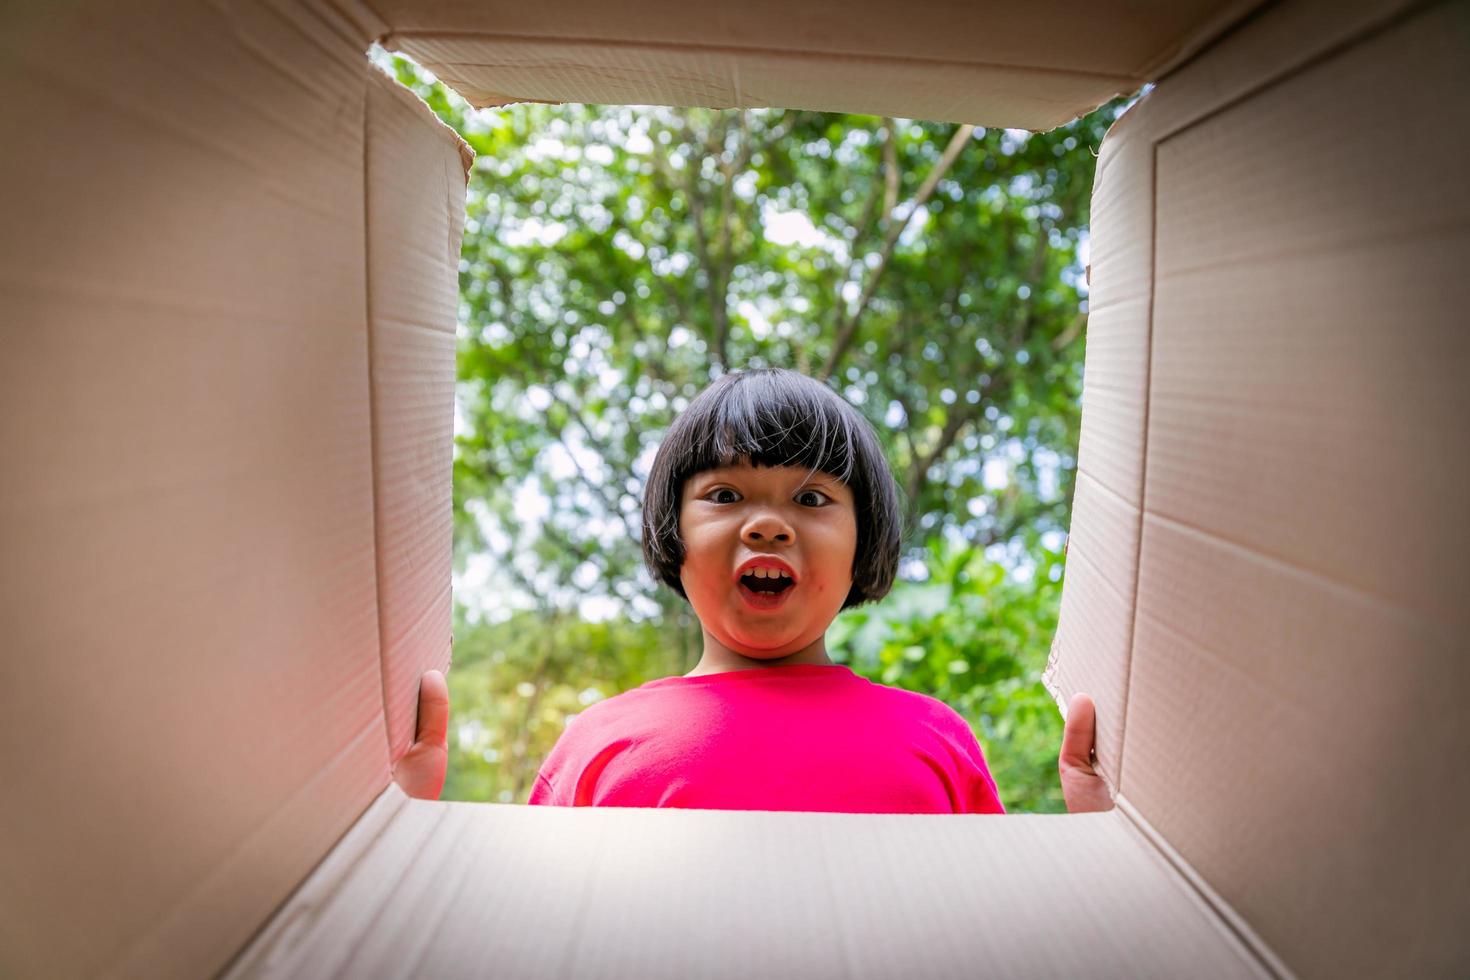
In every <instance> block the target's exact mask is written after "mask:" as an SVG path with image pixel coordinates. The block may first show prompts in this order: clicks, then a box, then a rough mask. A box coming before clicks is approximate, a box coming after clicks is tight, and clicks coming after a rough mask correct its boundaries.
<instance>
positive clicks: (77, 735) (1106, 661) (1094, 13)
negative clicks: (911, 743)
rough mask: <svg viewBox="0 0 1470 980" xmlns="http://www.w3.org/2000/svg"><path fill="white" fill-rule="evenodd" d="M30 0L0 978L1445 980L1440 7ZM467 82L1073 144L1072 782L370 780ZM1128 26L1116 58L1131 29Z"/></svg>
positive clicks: (397, 683) (1447, 470)
mask: <svg viewBox="0 0 1470 980" xmlns="http://www.w3.org/2000/svg"><path fill="white" fill-rule="evenodd" d="M1024 6H1025V9H1024V10H1016V9H1011V7H1010V6H1009V5H999V4H996V5H974V4H970V5H948V4H937V3H936V4H932V5H923V4H921V5H917V6H916V5H913V4H910V5H906V6H905V7H903V8H902V9H901V10H899V11H897V12H895V11H894V10H892V9H890V8H889V7H887V6H884V5H877V4H872V5H858V6H857V7H854V6H853V5H851V4H843V5H838V4H835V3H830V2H818V3H812V4H808V5H803V6H801V7H799V8H793V7H792V6H791V5H789V4H787V5H782V6H780V7H777V6H776V5H772V4H766V3H764V2H761V3H756V4H754V5H751V4H744V5H740V6H738V7H737V6H736V5H734V4H727V3H717V4H687V3H684V4H674V3H668V2H655V0H644V2H642V3H640V4H638V5H637V6H636V8H627V7H620V8H617V9H616V10H613V9H611V8H606V7H605V6H598V5H592V4H586V3H567V4H559V5H556V6H555V7H550V6H548V5H542V6H541V7H535V6H532V7H515V8H513V7H505V8H504V9H498V10H487V9H485V7H484V5H482V4H478V3H476V4H471V3H468V2H464V3H451V2H439V3H418V4H413V3H408V2H385V0H375V2H374V3H373V4H372V6H371V7H368V6H367V5H364V4H357V3H353V2H351V0H342V2H339V3H332V4H319V3H297V2H294V0H278V2H274V3H270V4H256V3H220V4H213V5H199V6H197V7H195V6H189V5H178V4H171V3H164V2H154V3H152V4H130V5H128V7H127V9H126V10H122V9H120V8H118V7H117V6H116V5H104V4H91V5H87V4H48V5H39V4H37V5H32V6H30V7H28V8H25V9H22V10H19V11H13V12H10V13H8V14H7V18H8V19H9V21H10V23H9V24H8V25H7V29H6V31H4V32H0V77H3V79H4V82H5V86H6V92H7V96H8V97H7V99H6V100H5V101H4V102H3V103H0V131H3V132H5V133H6V134H7V139H6V143H5V148H4V150H3V151H0V187H3V188H4V190H3V193H4V205H5V207H4V214H5V215H6V220H5V221H4V222H0V270H3V276H0V281H3V283H4V290H5V301H6V302H5V304H4V309H5V315H4V321H3V323H4V326H3V333H0V338H3V351H4V354H3V357H0V459H3V460H4V464H3V469H0V530H3V542H4V547H3V559H0V621H3V622H4V624H5V625H6V627H7V643H6V647H5V656H4V657H3V658H0V669H3V671H4V673H3V674H0V682H3V684H4V689H5V692H6V694H5V710H4V711H3V712H0V732H3V733H4V742H3V744H4V747H5V752H4V753H3V755H0V786H3V787H4V796H3V799H0V975H4V976H16V977H33V976H34V977H52V976H98V975H102V976H147V977H159V976H178V977H197V976H204V975H209V974H213V973H218V972H221V971H224V972H226V973H228V974H229V975H231V976H238V977H246V976H251V977H253V976H302V977H317V976H322V975H328V974H340V975H350V976H361V975H368V976H400V975H404V974H418V975H425V976H454V975H469V974H476V975H478V974H485V973H493V974H495V975H503V976H542V975H546V976H557V975H579V976H580V975H607V976H612V975H617V976H639V977H645V976H670V977H674V976H687V975H691V974H700V975H709V976H731V977H734V976H748V975H752V974H758V973H759V974H767V975H778V976H781V975H800V976H871V977H887V976H894V975H934V976H941V975H942V976H954V975H973V974H975V973H981V972H995V973H1000V974H1003V975H1025V976H1067V977H1071V976H1084V975H1085V976H1119V977H1125V976H1126V977H1136V976H1160V977H1165V976H1167V977H1173V976H1236V975H1244V976H1250V975H1263V974H1264V975H1277V976H1290V975H1293V974H1300V975H1302V976H1336V975H1457V974H1458V975H1464V974H1466V973H1467V972H1470V941H1467V940H1466V939H1465V938H1464V931H1463V928H1462V927H1461V925H1460V919H1462V918H1463V917H1464V913H1465V910H1466V909H1467V908H1470V875H1467V873H1466V871H1465V869H1466V868H1470V832H1467V826H1470V821H1467V820H1466V819H1465V817H1464V813H1465V812H1466V808H1467V805H1470V780H1467V777H1466V776H1465V775H1464V774H1463V772H1462V769H1463V767H1462V766H1460V765H1459V764H1458V760H1460V759H1463V758H1465V757H1466V755H1467V754H1470V724H1467V722H1466V721H1465V720H1464V718H1463V715H1462V710H1461V702H1462V701H1463V692H1466V691H1467V690H1470V684H1467V681H1470V658H1467V656H1466V655H1465V653H1466V651H1465V645H1466V642H1465V639H1464V637H1465V635H1466V628H1467V626H1470V622H1467V620H1470V608H1467V604H1466V601H1465V597H1466V596H1467V595H1470V559H1467V557H1466V556H1467V554H1470V551H1467V548H1466V545H1467V544H1470V541H1467V537H1470V536H1467V534H1466V525H1465V519H1464V517H1463V511H1464V507H1463V497H1464V487H1465V485H1466V478H1467V477H1470V472H1467V471H1470V462H1467V456H1466V453H1465V451H1464V447H1465V446H1466V441H1467V435H1470V387H1467V386H1466V385H1465V384H1464V383H1463V380H1462V378H1461V377H1460V375H1461V373H1462V372H1463V370H1464V366H1465V365H1466V364H1467V363H1470V357H1467V355H1470V340H1467V338H1466V333H1465V331H1464V330H1463V329H1462V326H1461V323H1462V320H1463V315H1462V314H1461V313H1460V311H1459V308H1458V307H1459V303H1458V299H1457V297H1455V296H1454V293H1453V291H1452V284H1454V283H1455V282H1457V275H1458V274H1460V273H1461V271H1462V269H1463V267H1464V265H1465V261H1466V259H1467V258H1470V189H1467V188H1470V185H1467V183H1466V182H1465V181H1464V180H1463V179H1462V177H1461V176H1460V174H1461V172H1462V169H1463V165H1462V160H1463V156H1464V153H1465V150H1466V140H1467V137H1466V135H1465V133H1466V130H1465V127H1464V126H1463V124H1462V123H1460V121H1459V118H1458V116H1459V113H1458V111H1457V110H1458V105H1459V102H1460V100H1462V99H1463V98H1464V97H1465V96H1466V95H1467V94H1470V61H1467V59H1466V58H1465V57H1464V54H1465V51H1466V50H1470V44H1467V42H1470V4H1467V3H1465V2H1462V0H1455V2H1441V3H1406V2H1392V0H1376V2H1375V0H1355V2H1351V3H1346V4H1344V3H1333V4H1329V3H1326V2H1316V0H1287V2H1282V3H1275V4H1270V5H1267V6H1265V7H1263V8H1261V9H1253V8H1255V6H1256V5H1255V4H1253V3H1245V4H1233V3H1206V2H1197V3H1186V4H1160V5H1158V6H1157V7H1156V8H1155V9H1153V10H1151V11H1150V12H1149V14H1148V15H1147V16H1143V15H1140V14H1138V13H1136V12H1135V11H1134V10H1133V8H1131V7H1128V6H1126V5H1121V4H1109V3H1100V4H1081V3H1059V2H1052V3H1041V4H1028V5H1024ZM373 38H384V39H385V40H386V42H387V43H389V44H390V45H396V46H397V47H399V48H400V49H402V50H404V51H406V52H408V53H410V54H412V55H413V56H414V57H416V58H418V59H419V60H421V61H423V62H424V63H425V64H426V65H427V66H428V67H430V68H431V69H432V70H434V71H435V72H436V73H438V74H439V75H440V77H442V78H444V79H446V80H447V81H450V82H451V83H452V84H455V85H456V86H458V87H460V88H461V90H462V91H464V92H465V93H466V94H468V95H470V96H471V97H472V98H475V99H478V100H479V101H482V102H495V101H505V100H510V99H521V98H535V99H549V100H555V99H576V100H584V101H630V102H656V101H662V102H669V103H673V104H706V105H758V104H777V105H791V106H794V107H799V108H817V109H848V110H867V111H876V112H893V113H896V114H901V115H905V116H910V117H928V118H939V119H955V120H962V121H970V122H977V123H982V124H986V125H1019V126H1025V127H1032V128H1044V127H1047V126H1050V125H1053V124H1055V123H1058V122H1061V121H1064V120H1065V119H1068V118H1071V117H1072V116H1074V115H1076V114H1077V113H1079V112H1081V111H1084V110H1085V109H1087V108H1090V107H1091V106H1092V105H1096V104H1098V103H1101V102H1102V101H1104V100H1106V99H1107V98H1108V97H1110V96H1111V95H1113V94H1115V93H1116V92H1119V91H1123V90H1127V89H1130V88H1132V87H1134V86H1135V85H1136V83H1138V82H1139V81H1141V80H1143V79H1149V78H1156V77H1160V75H1162V76H1163V77H1161V79H1160V81H1159V84H1158V86H1157V88H1156V89H1155V91H1153V92H1152V93H1151V94H1150V95H1149V96H1148V97H1147V98H1145V99H1144V100H1143V101H1142V102H1141V103H1140V104H1139V105H1137V106H1135V107H1134V109H1132V110H1131V111H1130V112H1129V113H1128V114H1127V115H1126V116H1125V117H1124V118H1123V119H1122V120H1121V121H1120V122H1119V124H1118V125H1117V126H1115V128H1114V131H1113V132H1112V133H1111V134H1110V136H1109V137H1108V139H1107V141H1106V142H1105V143H1104V146H1103V149H1102V156H1101V158H1100V160H1099V170H1098V178H1097V187H1096V192H1095V198H1094V208H1093V223H1092V235H1093V239H1092V240H1093V251H1092V295H1091V300H1092V315H1091V318H1090V323H1089V327H1088V342H1087V343H1088V347H1087V377H1086V390H1085V396H1084V398H1085V410H1084V414H1083V436H1082V446H1081V457H1080V460H1081V462H1080V475H1079V479H1078V489H1077V498H1076V503H1075V509H1074V517H1073V526H1072V536H1071V541H1070V550H1069V563H1068V571H1067V585H1066V590H1065V595H1064V600H1063V614H1062V625H1061V629H1060V631H1059V634H1058V637H1057V641H1056V646H1055V658H1054V665H1053V669H1052V671H1051V674H1050V682H1051V683H1052V685H1053V687H1054V690H1055V691H1056V692H1057V693H1058V695H1059V696H1064V695H1066V694H1069V693H1070V692H1072V691H1075V690H1088V691H1090V692H1091V693H1093V694H1094V695H1095V696H1096V698H1097V701H1098V706H1099V726H1100V730H1099V755H1100V758H1101V762H1102V764H1103V766H1104V769H1105V771H1106V772H1107V774H1108V778H1109V779H1110V781H1111V783H1112V784H1113V786H1114V788H1115V789H1116V790H1117V791H1118V793H1119V807H1118V808H1117V809H1116V810H1114V811H1113V812H1110V813H1106V814H1096V815H1089V816H1065V817H1063V816H1056V817H1049V816H1015V815H1013V816H1007V817H1001V818H992V817H981V816H932V815H931V816H919V815H912V816H892V815H876V814H810V813H747V812H719V811H676V810H617V809H577V810H553V809H543V808H534V809H533V808H525V807H516V806H501V805H491V804H466V803H442V802H427V801H418V800H407V799H405V798H404V797H403V795H402V794H401V793H399V792H398V791H397V790H396V788H394V787H393V786H392V785H391V783H390V779H389V773H390V770H391V765H392V760H394V759H396V758H397V757H398V756H399V755H400V754H401V753H402V751H403V750H404V749H405V748H406V746H407V744H408V741H409V738H410V730H411V727H412V723H413V711H414V703H413V702H414V691H415V689H416V686H417V678H418V676H419V674H420V672H421V671H422V670H423V669H426V668H428V667H431V666H433V667H444V666H446V664H447V661H448V658H449V636H450V624H449V567H450V548H449V534H450V529H449V501H450V455H451V439H450V427H451V418H452V399H453V380H454V367H453V351H454V319H455V311H456V308H457V290H456V281H455V280H456V275H455V273H456V257H457V254H458V240H459V235H460V232H461V228H462V224H461V222H462V220H463V188H464V183H463V177H464V173H465V168H466V166H467V165H468V162H469V161H468V155H467V153H466V151H465V150H464V147H463V145H462V144H461V143H460V142H459V141H458V140H457V138H455V137H454V135H453V134H452V133H450V132H449V131H448V130H446V129H445V128H444V127H442V126H441V125H440V124H439V123H438V122H437V121H436V120H435V119H434V118H433V117H432V115H431V114H430V113H429V112H428V111H427V110H426V109H425V108H424V107H423V106H421V105H419V104H418V103H417V102H416V100H414V99H413V98H412V97H411V96H408V95H407V94H406V93H404V92H402V91H400V90H398V89H397V88H396V86H395V85H394V84H393V83H391V82H390V81H388V80H387V79H384V78H383V77H381V76H380V75H379V74H378V73H377V72H376V70H375V69H372V68H371V67H370V66H369V65H368V63H367V62H366V60H365V58H364V57H363V50H364V48H365V47H366V45H367V44H368V42H369V41H370V40H372V39H373ZM1166 70H1167V71H1166Z"/></svg>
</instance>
